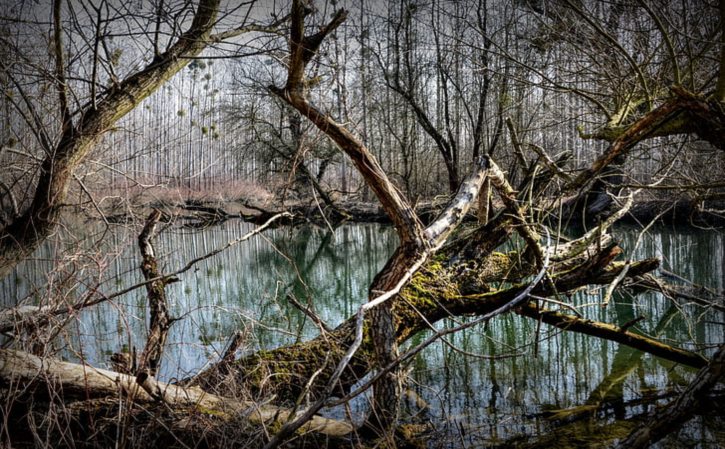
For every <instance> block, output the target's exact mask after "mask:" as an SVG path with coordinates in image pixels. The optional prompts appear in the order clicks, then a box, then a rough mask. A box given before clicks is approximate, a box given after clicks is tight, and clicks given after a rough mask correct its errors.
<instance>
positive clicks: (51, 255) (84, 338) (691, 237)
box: [0, 221, 725, 447]
mask: <svg viewBox="0 0 725 449" xmlns="http://www.w3.org/2000/svg"><path fill="white" fill-rule="evenodd" d="M250 229H251V227H250V226H249V225H247V224H245V223H240V222H237V221H230V222H227V223H225V224H224V225H222V226H218V227H213V228H209V229H206V230H203V231H189V230H183V229H179V228H169V229H167V230H166V231H165V232H163V233H162V234H161V235H160V237H159V238H158V239H157V249H158V251H157V252H158V253H159V254H160V256H159V257H160V259H161V260H162V261H163V264H164V265H165V271H167V272H168V271H172V270H175V269H177V268H179V267H181V266H183V265H184V264H185V263H186V262H187V261H189V260H191V259H193V258H194V257H198V256H201V255H203V254H206V253H208V252H210V251H212V250H213V249H215V248H218V247H221V246H223V245H224V244H226V243H227V242H228V241H230V240H233V239H235V238H237V237H239V236H240V235H242V234H244V233H246V232H248V231H249V230H250ZM135 232H136V231H134V230H127V229H124V228H118V229H115V230H114V231H113V232H110V233H107V234H105V235H102V236H101V235H99V236H96V237H95V239H91V240H89V239H81V238H78V239H70V241H65V242H63V241H61V240H58V241H54V242H49V243H48V244H47V245H45V246H44V247H43V248H41V249H40V250H39V251H38V252H37V253H36V255H35V256H34V258H33V259H32V260H29V261H28V262H27V263H25V264H23V265H21V266H19V267H18V268H17V269H16V271H15V273H14V274H13V275H11V276H10V277H8V278H6V279H5V280H3V281H2V282H1V283H0V294H2V303H3V305H5V306H7V305H11V304H15V303H16V302H17V301H18V299H20V298H26V297H29V298H30V299H32V298H33V297H34V296H36V297H38V298H42V297H43V296H44V293H43V289H44V288H45V287H44V286H45V285H46V284H47V283H48V278H51V279H52V280H53V285H55V286H56V287H55V290H56V291H57V292H63V295H66V296H68V298H67V300H69V301H71V300H73V299H74V298H79V297H82V295H83V294H84V292H85V291H86V290H87V289H89V288H93V286H94V285H96V284H98V282H101V286H100V290H101V291H103V292H106V293H110V292H113V291H116V290H119V289H121V288H122V287H125V286H128V285H131V284H134V283H136V282H139V281H140V280H141V275H140V273H139V272H138V269H137V266H138V260H137V259H138V255H137V250H136V248H135ZM637 232H638V231H637V230H636V229H631V228H620V229H619V230H618V231H617V234H618V238H619V239H620V241H621V242H622V243H621V245H622V247H623V248H624V250H625V254H626V255H627V257H631V258H644V257H651V256H657V257H660V258H662V260H663V261H664V262H663V268H666V269H668V270H670V271H675V272H676V273H677V274H679V275H681V276H683V277H685V278H688V279H691V280H692V281H693V282H695V283H698V284H701V285H705V286H708V287H710V288H713V289H715V290H718V291H722V290H723V287H724V285H723V284H724V283H725V279H724V277H725V276H724V274H723V254H724V252H723V249H724V242H723V236H722V235H721V234H720V233H717V232H704V231H703V232H682V231H681V230H680V231H678V232H672V231H671V230H669V229H666V228H657V229H654V230H651V231H650V232H649V233H648V235H647V236H645V237H644V238H643V240H642V242H641V244H640V245H639V247H638V248H637V249H636V251H635V252H634V253H631V251H632V249H633V248H634V242H635V240H636V238H637ZM101 237H102V238H101ZM99 242H100V244H101V245H102V251H100V252H99V251H95V250H91V249H92V248H94V247H95V246H94V245H95V244H97V243H99ZM396 244H397V240H396V237H395V235H394V233H393V232H392V231H391V230H390V229H389V228H386V227H381V226H379V225H374V224H370V225H349V226H342V227H340V228H337V229H336V230H335V231H334V233H333V232H329V231H328V230H326V229H321V228H313V227H304V228H297V229H287V228H285V229H275V230H269V231H266V232H265V233H263V234H262V235H258V236H255V237H253V238H252V239H250V240H249V241H247V242H244V243H242V244H240V245H237V246H234V247H232V248H230V249H229V250H227V251H225V252H223V253H222V254H220V255H218V256H215V257H214V258H211V259H208V260H206V261H204V262H202V263H200V264H198V265H197V266H196V268H195V269H194V270H192V271H189V272H187V273H185V274H184V275H183V276H182V278H181V281H180V282H178V283H174V284H171V285H170V286H169V291H168V297H169V298H170V301H171V313H172V315H173V316H174V317H177V318H180V320H179V321H177V322H176V323H175V324H174V325H173V327H172V329H171V334H170V335H169V339H168V347H167V349H166V352H165V355H164V359H163V361H162V370H161V372H160V377H162V378H163V379H165V380H169V379H174V378H181V377H185V376H187V375H188V374H190V373H193V372H195V371H196V370H198V369H200V368H201V367H203V366H204V365H205V364H206V363H208V362H209V361H216V360H218V358H219V354H220V353H221V352H222V351H223V349H224V346H225V344H226V342H227V340H228V338H230V336H232V335H233V334H234V332H235V331H237V330H239V329H243V330H245V331H246V336H247V340H246V344H245V347H244V349H243V350H244V351H246V352H251V351H255V350H257V349H259V348H270V347H276V346H280V345H284V344H290V343H294V342H295V341H299V340H302V339H307V338H310V337H312V336H314V335H315V334H316V333H317V329H316V326H315V325H314V323H312V322H311V320H310V319H309V318H308V317H307V316H306V315H305V314H303V313H301V312H300V311H299V310H297V309H296V308H294V307H292V306H290V304H289V303H288V300H287V297H288V296H289V295H292V296H293V297H294V298H296V299H297V300H298V301H299V302H301V303H303V304H308V305H309V306H310V307H312V308H313V309H314V310H315V311H316V312H317V313H318V314H319V316H320V317H321V318H322V319H323V320H325V321H326V322H327V323H328V324H329V325H331V326H334V325H336V324H338V323H339V322H341V321H342V320H343V319H345V318H346V317H348V316H350V315H352V314H353V313H354V311H355V310H356V308H357V307H358V306H359V304H360V303H361V301H363V300H364V298H365V297H366V296H367V286H368V285H369V284H370V282H371V280H372V278H373V276H374V275H375V274H376V273H377V271H378V270H379V269H380V268H381V267H382V265H383V264H384V263H385V261H386V259H387V257H388V256H389V255H390V254H391V253H392V251H393V250H394V248H395V245H396ZM67 247H72V248H74V249H75V252H74V254H76V256H74V257H70V258H66V259H63V263H60V264H59V263H57V262H54V260H56V256H57V255H59V254H63V250H64V248H67ZM78 248H79V249H78ZM84 248H86V249H88V253H85V252H83V251H84ZM77 254H80V255H77ZM94 260H95V262H93V261H94ZM81 262H82V263H81ZM94 263H95V266H96V267H97V268H99V267H100V268H103V270H101V271H103V273H104V274H103V275H102V276H101V277H99V278H98V279H96V278H97V277H98V275H97V274H95V272H94V270H93V269H92V268H93V266H94ZM84 270H85V271H84ZM95 271H98V270H97V269H96V270H95ZM69 273H71V274H73V276H67V275H68V274H69ZM64 276H65V277H68V278H69V279H71V278H72V279H77V278H79V277H80V278H83V279H85V282H86V284H85V285H86V286H85V287H84V286H82V285H81V286H76V287H75V288H74V289H71V290H70V292H68V291H65V290H64V289H63V288H62V287H63V283H62V282H61V281H62V280H63V279H64ZM74 276H75V277H74ZM602 296H603V291H602V290H596V289H595V290H587V291H581V292H579V293H577V294H576V295H574V296H573V297H572V298H571V301H572V303H573V304H574V305H576V306H578V307H580V312H581V313H582V314H584V316H586V317H588V318H592V319H596V320H600V321H606V322H612V323H617V324H620V325H621V324H623V323H627V322H629V321H631V320H633V319H634V318H636V317H639V316H644V317H645V318H646V319H645V320H643V321H641V322H639V323H638V324H637V326H636V329H637V330H638V331H641V332H643V333H646V334H649V335H658V336H659V337H660V338H663V339H665V341H667V342H669V343H671V344H674V345H678V346H681V347H685V348H689V349H697V350H699V349H701V348H700V347H697V346H696V343H695V342H700V343H705V344H713V343H718V342H720V341H722V340H723V322H724V321H725V317H724V316H723V313H722V312H717V311H710V310H704V309H702V308H701V307H699V306H696V305H692V304H685V303H681V302H680V303H677V305H673V303H672V301H670V300H668V299H666V298H664V297H663V296H662V295H660V294H657V293H652V292H650V293H645V294H639V295H637V296H631V295H629V294H626V293H624V294H619V295H615V297H614V298H613V300H612V302H611V303H610V305H609V306H608V307H607V308H602V307H601V306H600V305H599V303H600V302H601V298H602ZM145 302H146V301H145V291H144V290H143V289H139V290H136V291H134V292H132V293H130V294H128V295H126V296H124V297H122V298H120V300H118V301H114V302H113V303H112V304H110V303H109V304H103V305H101V306H98V307H94V308H92V309H89V310H86V311H84V312H82V313H80V314H79V315H78V316H77V317H75V319H74V320H72V321H71V325H70V326H69V327H68V329H67V332H65V333H64V334H63V335H62V336H61V341H60V342H59V343H58V344H59V345H60V346H62V347H63V348H64V350H63V354H64V355H65V356H66V357H68V358H69V359H75V360H77V359H79V358H81V357H82V358H84V359H86V360H87V361H88V362H90V363H92V364H94V365H97V366H108V362H109V361H108V358H109V355H110V354H111V353H113V352H116V351H119V350H121V349H122V348H131V347H133V346H136V347H137V348H139V349H140V348H141V347H142V344H143V341H144V338H143V336H144V335H145V331H146V325H147V321H148V317H147V309H146V305H145ZM452 325H453V324H452V323H446V322H442V323H439V326H452ZM424 337H425V335H419V336H416V337H415V338H413V339H412V341H411V342H410V343H411V344H416V343H417V342H419V341H420V340H421V339H422V338H424ZM535 342H536V343H535ZM449 343H450V344H449V345H444V344H437V345H433V346H432V347H430V348H428V349H427V350H426V351H425V352H424V353H422V354H421V356H419V357H417V358H416V359H415V361H414V362H413V363H412V364H411V366H410V367H409V375H410V379H411V382H410V389H411V391H410V394H409V395H408V399H409V400H408V401H407V402H408V404H409V407H408V409H409V410H408V411H409V412H410V414H411V415H417V418H416V419H419V420H424V421H427V422H430V423H432V425H434V426H435V427H436V430H437V432H434V434H435V435H436V438H434V439H432V440H431V443H430V444H431V445H432V446H436V447H438V446H440V447H445V446H456V447H459V446H461V445H480V444H484V443H485V444H494V443H497V442H498V443H501V444H507V443H505V442H512V441H514V440H512V438H514V439H515V438H517V437H521V438H524V439H525V436H527V435H540V434H546V433H547V432H549V431H550V429H551V426H552V420H551V419H550V418H551V416H555V417H558V418H560V420H562V421H565V420H572V419H576V418H579V417H580V416H581V415H586V414H589V413H592V411H593V410H596V409H597V407H599V406H600V405H602V404H606V405H607V407H608V408H607V409H606V411H607V413H606V414H605V416H606V417H607V418H608V419H610V420H612V419H614V418H626V417H629V416H630V415H632V414H633V413H640V412H644V411H646V410H647V407H650V406H651V405H647V404H649V403H643V405H637V404H638V401H639V400H640V399H641V398H642V397H643V396H646V395H651V394H661V393H663V392H668V391H674V390H673V389H674V388H676V387H678V386H680V385H683V384H684V383H686V382H687V381H688V380H689V379H690V378H691V376H692V370H689V369H686V368H683V367H681V366H676V365H674V364H672V363H670V362H667V361H663V360H660V359H657V358H655V357H652V356H649V355H643V354H642V353H640V352H638V351H634V350H631V349H629V348H626V347H622V346H619V345H617V344H614V343H611V342H607V341H603V340H599V339H596V338H592V337H588V336H585V335H580V334H575V333H568V332H562V331H561V330H558V329H553V328H549V327H546V326H545V325H543V326H539V325H538V323H537V322H535V321H533V320H530V319H527V318H521V317H518V316H516V315H513V314H511V315H507V316H503V317H498V318H496V319H495V320H494V321H492V322H490V323H489V324H488V325H486V326H480V327H477V328H472V329H469V330H466V331H463V332H460V333H457V334H454V335H452V336H451V337H450V338H449ZM463 352H465V353H466V354H468V355H465V354H463ZM470 354H478V355H479V356H471V355H470ZM516 354H518V355H517V356H515V357H511V355H516ZM625 405H628V406H627V407H625ZM597 413H600V416H601V413H602V412H601V411H600V412H597ZM698 422H699V423H700V424H697V423H698ZM693 426H694V427H693ZM698 426H699V427H698ZM688 432H689V433H691V434H692V435H694V436H691V437H690V438H695V439H697V438H699V439H700V440H699V441H705V443H704V444H705V446H703V447H708V446H707V444H708V443H707V441H717V438H718V437H717V435H715V436H713V434H712V432H713V430H712V428H711V427H709V426H708V425H706V424H705V423H704V421H697V422H696V423H695V424H693V425H691V426H690V427H688V428H687V429H685V430H683V432H681V435H684V437H687V434H688ZM708 432H709V433H708ZM703 435H705V436H703ZM702 438H705V439H704V440H702ZM515 441H519V440H515ZM521 441H523V440H521ZM714 444H716V443H714ZM712 447H715V446H712Z"/></svg>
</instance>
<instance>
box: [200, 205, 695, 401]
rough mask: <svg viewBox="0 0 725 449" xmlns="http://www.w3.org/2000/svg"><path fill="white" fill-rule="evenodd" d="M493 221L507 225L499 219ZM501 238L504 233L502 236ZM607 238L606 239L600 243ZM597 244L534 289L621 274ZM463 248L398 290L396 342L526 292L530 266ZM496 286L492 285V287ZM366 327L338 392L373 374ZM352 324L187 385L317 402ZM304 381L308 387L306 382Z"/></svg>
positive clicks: (540, 291) (691, 360) (652, 345)
mask: <svg viewBox="0 0 725 449" xmlns="http://www.w3.org/2000/svg"><path fill="white" fill-rule="evenodd" d="M498 221H499V223H500V224H501V223H504V222H506V220H503V219H499V220H498ZM503 235H504V234H502V236H503ZM605 240H608V239H605ZM598 245H599V243H598V242H593V243H592V245H591V248H590V249H589V250H586V251H581V248H579V247H578V246H577V245H576V244H573V245H569V246H568V247H569V248H571V251H572V253H571V254H570V255H572V254H573V256H572V257H570V258H567V257H564V256H563V255H562V254H561V253H560V252H558V253H557V254H558V256H559V257H558V258H559V259H560V261H559V262H556V263H554V264H553V266H552V267H551V269H550V271H549V275H550V279H551V283H541V284H540V285H538V286H537V287H535V288H534V290H533V291H532V294H533V295H536V296H550V295H552V294H554V293H555V292H554V291H553V289H556V292H558V293H560V294H565V293H566V292H572V291H574V290H576V289H578V288H580V287H582V286H585V285H590V284H600V285H602V284H608V283H610V282H612V281H613V280H614V279H615V278H616V277H617V275H618V274H619V273H620V272H621V270H622V269H623V268H624V264H623V263H620V262H614V261H613V259H614V258H615V257H616V256H617V255H619V254H620V252H621V250H620V249H619V248H618V247H617V246H616V245H614V244H610V245H608V246H605V247H604V248H601V249H598V250H596V251H594V250H593V248H595V247H597V246H598ZM464 250H467V248H466V247H465V245H460V244H458V243H454V244H453V245H451V247H450V248H448V249H444V250H443V251H442V252H441V253H440V254H439V255H438V256H436V257H435V258H434V259H432V260H430V261H429V262H427V263H426V264H425V265H424V267H423V268H421V269H420V270H419V271H418V272H417V273H416V274H415V275H414V276H413V278H412V280H411V282H410V283H409V284H408V285H407V286H406V287H405V288H404V289H403V290H402V291H401V292H400V294H399V295H398V297H397V298H396V300H395V305H394V313H395V322H396V338H397V340H398V343H402V342H404V341H405V340H407V339H409V338H410V337H412V336H413V335H415V334H417V333H419V332H421V331H423V330H426V329H430V326H431V324H433V323H435V322H437V321H439V320H441V319H444V318H447V317H453V316H466V315H482V314H485V313H488V312H491V311H493V310H495V309H497V308H499V307H501V306H502V305H504V304H506V303H507V302H509V301H510V300H512V299H513V298H515V297H516V296H517V295H518V294H519V293H520V292H521V291H523V290H524V289H525V288H526V287H527V286H528V279H529V276H530V275H531V274H532V271H533V269H534V267H533V266H532V265H531V264H530V263H528V262H526V260H525V259H524V258H523V257H520V255H519V254H518V253H515V252H512V253H508V254H504V253H500V252H491V253H490V254H489V255H488V256H487V257H485V258H484V259H482V260H481V261H472V260H464V261H461V262H456V260H459V259H458V258H457V257H458V256H457V255H458V254H460V252H461V251H464ZM658 263H659V262H658V261H657V260H656V259H647V260H643V261H639V262H634V263H632V264H631V265H630V267H629V270H628V272H627V277H636V276H639V275H642V274H645V273H648V272H650V271H652V270H654V269H655V268H657V266H658ZM494 283H496V285H497V286H493V285H494ZM520 310H521V313H522V314H524V315H526V316H531V317H533V318H536V319H538V318H539V316H542V317H543V316H545V318H543V321H544V322H546V323H549V324H552V325H557V326H559V327H564V328H566V329H567V330H571V331H575V332H583V333H587V334H590V335H595V336H597V337H601V338H605V339H610V340H613V341H616V342H619V343H620V344H625V345H628V346H632V347H635V348H637V349H640V350H642V351H645V352H649V353H652V354H655V355H657V356H660V357H663V358H666V359H668V360H672V361H675V362H678V363H683V364H686V365H689V366H693V367H700V366H702V365H703V364H704V363H706V361H705V359H704V358H702V357H701V356H700V355H698V354H696V353H692V352H689V351H685V350H682V349H678V348H673V347H670V346H667V345H664V344H662V343H660V342H659V341H657V340H655V339H652V338H648V337H644V336H640V335H637V334H635V333H633V332H630V331H626V330H622V329H619V328H617V327H616V326H612V325H608V324H605V323H596V322H593V321H588V320H572V319H571V317H568V316H567V315H564V314H554V313H549V314H548V315H546V314H543V313H539V312H537V309H536V308H535V306H534V305H532V304H529V305H525V306H523V307H522V308H521V309H520ZM368 327H369V326H367V325H366V326H365V328H364V332H365V338H364V339H363V343H362V346H361V347H360V349H359V350H358V352H357V353H356V355H355V357H353V359H352V361H351V363H350V364H349V366H348V367H347V371H348V372H347V375H345V376H343V379H341V381H340V385H339V387H340V389H339V392H340V393H343V392H344V391H347V390H348V389H349V387H351V386H352V385H353V384H355V383H356V382H357V381H358V380H359V379H361V378H362V377H364V376H365V375H366V374H367V373H369V372H370V371H371V370H372V369H373V363H372V360H373V347H372V341H371V339H370V338H369V335H368V334H367V332H368ZM354 329H355V319H354V317H353V318H350V319H348V320H346V321H344V322H343V323H342V324H340V325H339V326H338V327H337V328H335V329H334V330H332V331H331V332H327V333H324V334H322V335H319V336H318V337H316V338H314V339H312V340H310V341H307V342H303V343H299V344H295V345H292V346H288V347H282V348H278V349H274V350H266V351H260V352H257V353H255V354H252V355H250V356H247V357H244V358H242V359H240V360H238V361H236V362H234V363H232V364H224V367H223V369H218V368H217V367H211V368H210V369H207V370H206V371H204V372H202V373H200V374H199V375H198V376H196V377H195V378H193V379H192V380H190V381H189V383H190V384H193V385H198V386H201V387H202V388H204V389H206V390H209V391H215V392H218V393H219V394H223V395H224V394H234V392H235V389H236V388H238V386H239V385H245V386H247V387H251V388H252V390H253V391H257V392H258V393H261V394H272V393H274V394H276V395H277V398H278V399H281V400H287V401H291V402H295V401H298V400H299V399H300V395H303V394H309V396H310V397H312V398H314V397H316V396H315V395H316V393H317V392H318V391H320V390H321V389H322V388H323V387H324V386H325V385H327V383H328V382H329V380H330V376H331V374H332V372H333V371H334V369H335V367H336V366H337V364H338V362H339V361H340V359H341V358H342V356H343V355H344V353H345V351H346V350H347V348H348V347H349V346H350V344H351V343H352V341H353V340H354ZM310 379H314V381H312V382H310Z"/></svg>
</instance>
